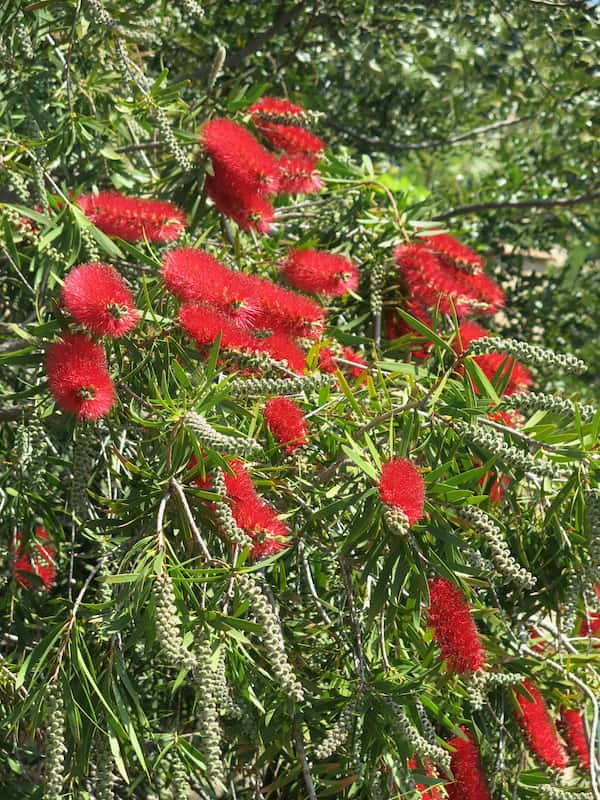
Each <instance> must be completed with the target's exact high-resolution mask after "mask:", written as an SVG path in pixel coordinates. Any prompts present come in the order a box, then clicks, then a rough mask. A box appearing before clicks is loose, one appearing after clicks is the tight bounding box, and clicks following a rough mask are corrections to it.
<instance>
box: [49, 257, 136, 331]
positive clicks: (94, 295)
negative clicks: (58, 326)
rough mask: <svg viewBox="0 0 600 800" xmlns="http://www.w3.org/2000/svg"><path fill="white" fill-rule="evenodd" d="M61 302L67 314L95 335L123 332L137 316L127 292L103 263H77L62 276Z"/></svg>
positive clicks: (127, 329) (121, 281)
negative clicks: (63, 280) (77, 264)
mask: <svg viewBox="0 0 600 800" xmlns="http://www.w3.org/2000/svg"><path fill="white" fill-rule="evenodd" d="M62 303H63V305H64V307H65V308H66V309H67V311H68V312H69V314H71V316H72V317H73V318H74V319H76V320H77V322H80V323H81V324H82V325H85V327H86V328H89V330H90V331H92V333H95V334H97V335H98V336H112V337H113V338H118V337H119V336H124V335H125V334H126V333H128V332H129V331H130V330H131V329H132V328H134V327H135V326H136V325H137V323H138V320H139V318H140V313H139V311H137V310H136V308H135V305H134V300H133V296H132V294H131V292H130V291H129V289H128V288H127V287H126V286H125V284H124V282H123V279H122V278H121V276H120V275H119V273H118V272H117V271H116V270H114V269H113V268H112V267H109V266H108V265H107V264H80V265H79V266H78V267H75V268H74V269H72V270H71V271H70V272H69V274H68V275H67V277H66V278H65V284H64V286H63V290H62Z"/></svg>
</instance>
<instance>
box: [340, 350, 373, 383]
mask: <svg viewBox="0 0 600 800" xmlns="http://www.w3.org/2000/svg"><path fill="white" fill-rule="evenodd" d="M342 356H343V358H345V360H346V361H351V362H352V363H351V364H345V365H344V366H346V367H347V368H348V372H349V373H350V375H352V377H353V378H360V377H361V375H363V374H364V372H365V370H366V369H367V368H368V366H369V365H368V364H367V362H366V361H365V360H364V358H363V357H362V356H359V355H358V353H356V352H355V351H354V350H353V349H352V348H351V347H342Z"/></svg>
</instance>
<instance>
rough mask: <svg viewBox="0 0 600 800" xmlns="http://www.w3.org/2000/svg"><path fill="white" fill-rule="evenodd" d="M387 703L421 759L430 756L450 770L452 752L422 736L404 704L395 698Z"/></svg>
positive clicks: (439, 764) (398, 726)
mask: <svg viewBox="0 0 600 800" xmlns="http://www.w3.org/2000/svg"><path fill="white" fill-rule="evenodd" d="M386 704H387V706H388V707H389V708H390V710H391V712H392V715H393V719H394V722H395V723H396V726H397V728H398V730H399V731H400V733H401V735H402V737H403V738H404V739H405V740H406V742H407V743H408V744H409V745H410V747H411V748H412V750H413V752H414V753H415V755H416V756H418V757H419V758H421V759H426V758H428V759H429V760H430V761H432V762H433V763H434V764H436V765H437V766H438V767H441V769H443V770H444V771H446V772H448V770H449V769H450V753H447V752H446V751H445V750H444V749H443V748H442V747H439V746H438V745H436V744H431V743H430V742H428V741H427V739H425V738H424V737H423V736H421V734H420V733H419V731H418V730H417V729H416V728H415V727H414V725H413V724H412V723H411V722H410V720H409V719H408V717H407V716H406V712H405V711H404V709H403V708H402V706H400V705H399V704H398V703H396V702H394V701H393V700H386Z"/></svg>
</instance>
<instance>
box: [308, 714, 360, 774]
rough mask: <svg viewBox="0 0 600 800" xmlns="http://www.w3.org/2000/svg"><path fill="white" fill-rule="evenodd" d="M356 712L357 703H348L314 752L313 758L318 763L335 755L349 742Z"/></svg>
mask: <svg viewBox="0 0 600 800" xmlns="http://www.w3.org/2000/svg"><path fill="white" fill-rule="evenodd" d="M355 712H356V703H348V704H347V705H346V706H344V708H343V709H342V713H341V714H340V717H339V719H338V721H337V722H336V723H335V725H334V726H333V727H332V728H331V729H330V730H329V731H328V733H327V736H326V737H325V738H324V739H323V741H322V742H321V743H320V744H318V745H317V746H316V747H315V749H314V751H313V757H314V758H315V759H316V760H317V761H324V760H325V759H326V758H329V756H331V755H333V753H335V752H336V750H338V748H340V747H341V746H342V745H343V744H344V742H346V741H347V740H348V737H349V736H350V732H351V731H352V724H353V722H354V715H355Z"/></svg>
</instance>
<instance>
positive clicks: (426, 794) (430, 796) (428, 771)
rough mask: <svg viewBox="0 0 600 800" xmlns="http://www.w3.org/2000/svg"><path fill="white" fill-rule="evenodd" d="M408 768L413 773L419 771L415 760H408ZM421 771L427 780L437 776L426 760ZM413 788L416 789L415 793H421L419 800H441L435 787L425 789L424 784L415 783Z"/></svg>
mask: <svg viewBox="0 0 600 800" xmlns="http://www.w3.org/2000/svg"><path fill="white" fill-rule="evenodd" d="M408 768H409V769H410V770H413V771H418V770H419V765H418V764H417V759H416V758H409V759H408ZM423 769H424V770H425V775H427V777H428V778H437V774H436V772H435V770H434V769H433V767H432V766H431V763H430V762H429V761H428V760H427V761H425V763H424V764H423ZM415 786H416V787H417V791H418V792H420V793H421V800H442V795H441V794H440V790H439V789H438V788H437V786H432V787H430V788H427V786H425V784H424V783H417V784H415Z"/></svg>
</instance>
